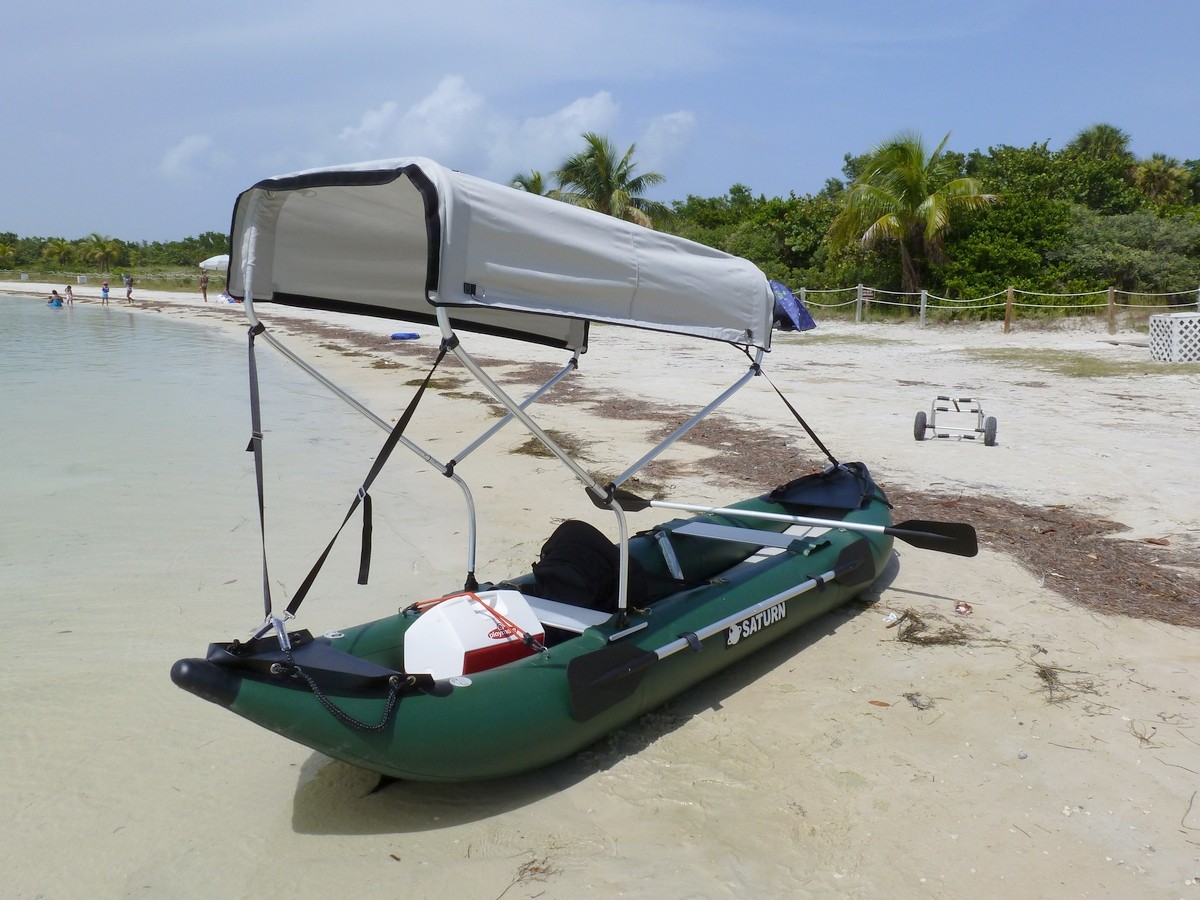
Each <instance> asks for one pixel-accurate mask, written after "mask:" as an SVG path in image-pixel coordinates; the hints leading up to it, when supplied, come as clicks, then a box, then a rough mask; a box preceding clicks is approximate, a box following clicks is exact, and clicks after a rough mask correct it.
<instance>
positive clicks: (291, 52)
mask: <svg viewBox="0 0 1200 900" xmlns="http://www.w3.org/2000/svg"><path fill="white" fill-rule="evenodd" d="M3 21H4V25H3V29H4V33H5V38H6V39H5V49H4V51H3V56H2V57H0V59H2V60H3V65H4V69H5V70H6V71H7V77H6V78H4V79H3V86H2V87H0V121H2V122H3V125H2V126H0V127H2V128H3V129H4V131H5V132H6V134H5V135H4V137H3V139H2V140H0V232H5V231H12V232H16V233H17V234H18V235H21V236H23V237H31V236H37V237H65V238H67V239H71V240H73V239H76V238H79V237H83V236H85V235H87V234H90V233H92V232H99V233H101V234H104V235H107V236H110V237H115V238H120V239H122V240H127V241H154V240H162V241H168V240H178V239H181V238H184V237H188V236H192V235H198V234H201V233H203V232H206V231H218V232H227V231H228V230H229V225H230V217H231V215H232V210H233V204H234V201H235V200H236V198H237V195H238V193H240V192H241V191H243V190H245V189H247V188H249V187H250V186H251V185H253V184H255V183H256V182H258V181H260V180H262V179H264V178H269V177H273V176H277V175H283V174H286V173H289V172H294V171H298V170H301V169H307V168H311V167H314V166H321V165H335V164H340V163H349V162H357V161H362V160H371V159H384V158H392V157H406V156H425V157H429V158H432V159H434V160H436V161H437V162H439V163H441V164H443V165H446V166H449V167H451V168H455V169H460V170H462V171H464V172H469V173H471V174H473V175H478V176H481V177H484V178H488V179H491V180H494V181H499V182H505V183H507V182H509V181H510V180H511V179H512V177H513V176H514V175H515V174H517V173H523V172H529V171H531V170H540V171H543V172H549V171H551V170H553V169H554V168H556V167H557V166H558V165H559V164H560V163H561V162H562V160H563V159H564V158H565V157H566V156H568V155H569V154H571V153H574V152H577V151H578V150H580V149H582V147H583V141H582V139H581V138H580V135H581V134H582V133H583V132H587V131H593V132H598V133H600V134H603V135H606V136H607V137H608V138H609V139H610V140H611V141H612V142H613V144H614V145H616V146H617V148H618V149H619V150H621V151H624V150H625V149H627V148H628V147H629V146H630V145H636V149H635V151H634V160H635V161H636V163H637V164H638V171H641V172H646V171H655V172H659V173H661V174H662V175H664V176H665V179H666V180H665V182H664V183H663V184H662V185H660V186H658V187H656V188H654V189H653V190H652V191H651V192H649V194H648V196H650V197H651V198H652V199H655V200H660V201H663V202H667V203H669V202H670V201H671V200H682V199H684V198H686V197H688V196H690V195H695V196H699V197H719V196H723V195H724V194H726V193H727V192H728V190H729V189H730V187H732V186H733V185H735V184H742V185H745V186H747V187H748V188H750V190H751V192H752V193H753V194H754V195H756V196H757V195H765V196H768V197H776V196H778V197H786V196H788V195H789V194H791V193H794V194H797V195H804V194H811V193H816V192H818V191H820V190H821V188H822V187H823V186H824V184H825V182H826V180H827V179H829V178H837V177H840V176H841V169H842V165H843V162H844V157H845V155H846V154H847V153H852V154H861V153H864V152H866V151H868V150H869V149H870V148H871V147H873V146H874V145H876V144H878V143H880V142H882V141H885V140H887V139H889V138H891V137H893V136H895V135H896V134H898V133H900V132H902V131H913V132H916V133H918V134H920V135H921V136H922V137H923V138H924V139H925V141H926V142H927V144H928V145H929V146H930V147H931V148H932V147H934V146H936V145H937V143H938V142H939V141H940V140H941V139H942V137H943V136H944V135H946V134H947V133H949V134H950V140H949V143H948V145H947V146H948V147H949V149H951V150H955V151H959V152H962V153H968V152H970V151H971V150H975V149H979V150H983V151H986V150H987V148H988V147H991V146H997V145H1002V144H1007V145H1013V146H1021V147H1027V146H1030V145H1031V144H1034V143H1041V142H1048V143H1049V146H1050V148H1051V149H1060V148H1061V147H1063V146H1064V145H1065V144H1066V143H1067V142H1068V141H1070V140H1071V138H1072V137H1074V136H1075V135H1076V134H1078V133H1079V131H1081V130H1082V129H1084V128H1086V127H1088V126H1090V125H1093V124H1096V123H1099V122H1106V123H1110V124H1113V125H1116V126H1117V127H1119V128H1121V129H1122V130H1124V131H1125V132H1126V133H1127V134H1129V135H1130V137H1131V149H1132V150H1133V152H1134V153H1135V154H1136V155H1138V156H1139V157H1144V156H1149V155H1150V154H1152V153H1165V154H1167V155H1168V156H1172V157H1176V158H1178V159H1181V160H1184V159H1196V158H1200V127H1197V126H1198V122H1197V113H1198V111H1200V63H1198V62H1197V59H1198V57H1197V38H1198V37H1200V2H1196V0H1142V2H1139V3H1136V4H1135V3H1132V2H1130V0H907V2H903V3H901V2H896V0H839V2H820V0H808V2H806V0H637V2H633V0H607V2H605V3H595V2H590V3H582V2H577V0H521V2H520V3H513V2H507V0H361V2H359V0H341V2H339V3H332V2H329V0H321V2H313V0H286V2H283V0H254V2H247V0H233V2H228V0H206V2H203V3H195V2H193V3H178V2H171V0H151V2H147V0H122V2H121V3H119V4H99V3H95V2H94V0H87V2H84V0H36V2H34V0H22V2H19V3H16V4H11V5H9V7H7V8H6V10H5V13H4V17H3Z"/></svg>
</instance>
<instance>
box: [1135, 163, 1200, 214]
mask: <svg viewBox="0 0 1200 900" xmlns="http://www.w3.org/2000/svg"><path fill="white" fill-rule="evenodd" d="M1191 179H1192V173H1191V172H1189V171H1188V170H1187V169H1185V168H1184V167H1183V166H1181V165H1180V164H1179V160H1177V159H1172V158H1171V157H1169V156H1165V155H1164V154H1162V153H1155V154H1153V155H1152V156H1151V157H1150V158H1149V159H1144V160H1142V161H1141V162H1140V163H1138V164H1137V165H1136V166H1135V167H1134V169H1133V184H1134V187H1136V188H1137V189H1138V190H1139V191H1141V192H1142V194H1144V195H1145V196H1146V198H1147V199H1149V200H1150V201H1151V202H1152V203H1159V204H1163V203H1186V202H1187V199H1188V197H1189V196H1190V194H1191Z"/></svg>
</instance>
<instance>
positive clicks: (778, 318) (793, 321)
mask: <svg viewBox="0 0 1200 900" xmlns="http://www.w3.org/2000/svg"><path fill="white" fill-rule="evenodd" d="M771 290H772V291H773V292H774V293H775V326H776V327H777V328H778V329H779V330H780V331H808V330H809V329H810V328H816V327H817V323H816V322H814V321H813V317H812V316H811V315H810V314H809V312H808V310H807V309H805V308H804V304H803V303H801V302H800V301H799V300H797V299H796V295H795V294H793V293H792V292H791V291H790V290H788V288H787V285H785V284H781V283H780V282H778V281H772V282H771Z"/></svg>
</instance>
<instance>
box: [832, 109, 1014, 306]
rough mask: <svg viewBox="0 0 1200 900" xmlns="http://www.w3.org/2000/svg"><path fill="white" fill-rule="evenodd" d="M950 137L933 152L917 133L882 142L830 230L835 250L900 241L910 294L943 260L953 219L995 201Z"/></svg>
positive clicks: (847, 193) (860, 165)
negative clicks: (951, 148) (951, 146)
mask: <svg viewBox="0 0 1200 900" xmlns="http://www.w3.org/2000/svg"><path fill="white" fill-rule="evenodd" d="M949 139H950V135H949V134H947V135H946V136H945V137H944V138H942V142H941V143H940V144H938V146H937V147H936V148H935V149H934V150H933V151H932V152H930V153H927V152H926V150H925V144H924V142H923V141H922V139H921V137H920V135H917V134H914V133H902V134H900V135H897V136H896V137H895V138H893V139H892V140H890V141H886V142H884V143H882V144H880V145H879V146H878V147H876V148H875V149H874V150H872V151H871V153H870V154H868V157H867V159H866V160H865V161H862V162H861V163H859V162H856V163H855V166H854V168H856V169H861V174H860V175H859V176H858V178H857V179H856V180H855V182H854V183H853V184H852V185H851V186H850V187H849V188H848V189H847V190H846V191H845V193H844V194H843V195H842V196H841V198H840V209H839V211H838V214H837V216H836V217H835V218H834V220H833V223H832V224H831V226H830V229H829V238H830V240H831V242H832V243H833V244H834V245H835V246H843V247H844V246H847V245H848V244H850V243H851V242H854V241H861V242H862V245H863V246H864V247H865V248H868V249H871V248H877V247H880V246H881V245H885V244H889V243H894V244H895V245H896V246H897V248H898V249H899V252H900V281H901V284H902V285H903V287H904V290H905V291H909V292H912V291H917V290H919V289H920V286H921V284H922V280H923V279H922V276H923V274H924V272H925V267H926V266H927V264H928V263H929V262H937V261H939V260H940V259H941V257H942V245H943V240H944V237H945V234H946V231H947V230H948V229H949V227H950V224H951V221H952V218H953V216H954V215H957V214H958V213H960V212H962V211H965V210H972V209H983V208H986V207H987V206H988V205H990V204H991V203H992V202H993V201H994V200H995V197H994V196H993V195H991V194H987V193H985V192H984V190H983V187H982V185H981V184H980V182H979V181H977V180H976V179H974V178H971V177H969V176H965V175H963V170H964V167H965V159H964V158H963V157H962V156H961V155H959V154H954V153H947V152H944V151H945V148H946V142H947V141H948V140H949ZM850 169H851V165H850V160H847V170H850Z"/></svg>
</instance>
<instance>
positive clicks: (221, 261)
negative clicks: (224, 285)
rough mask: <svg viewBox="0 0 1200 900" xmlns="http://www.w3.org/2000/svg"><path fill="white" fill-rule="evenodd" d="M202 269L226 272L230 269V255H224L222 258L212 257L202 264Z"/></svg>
mask: <svg viewBox="0 0 1200 900" xmlns="http://www.w3.org/2000/svg"><path fill="white" fill-rule="evenodd" d="M200 268H202V269H209V270H210V271H213V272H224V271H225V270H226V269H228V268H229V254H228V253H222V254H221V255H220V256H210V257H209V258H208V259H206V260H204V261H203V262H202V263H200Z"/></svg>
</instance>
